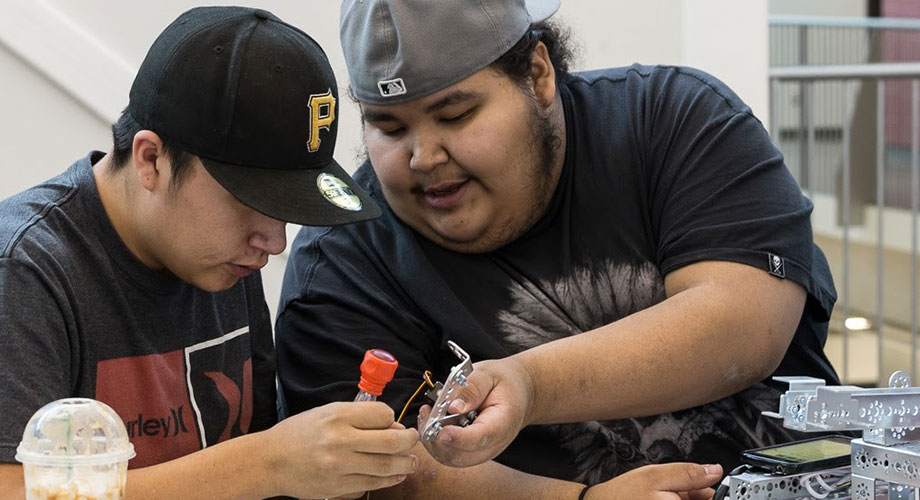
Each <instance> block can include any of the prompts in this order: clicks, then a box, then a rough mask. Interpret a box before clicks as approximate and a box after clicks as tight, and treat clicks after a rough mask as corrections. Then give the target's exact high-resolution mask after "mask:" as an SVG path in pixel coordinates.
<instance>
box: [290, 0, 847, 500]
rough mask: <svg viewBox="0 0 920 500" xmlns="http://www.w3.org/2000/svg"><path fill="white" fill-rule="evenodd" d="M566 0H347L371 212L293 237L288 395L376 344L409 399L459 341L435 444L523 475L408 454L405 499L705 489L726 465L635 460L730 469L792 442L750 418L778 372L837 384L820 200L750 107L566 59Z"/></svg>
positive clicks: (646, 74) (461, 457) (311, 393)
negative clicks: (467, 419) (461, 361)
mask: <svg viewBox="0 0 920 500" xmlns="http://www.w3.org/2000/svg"><path fill="white" fill-rule="evenodd" d="M558 4H559V2H558V0H527V1H526V2H525V0H494V1H490V2H472V3H458V2H443V1H435V0H365V1H355V0H346V1H345V2H344V3H343V5H342V18H341V35H342V45H343V48H344V52H345V60H346V63H347V66H348V71H349V76H350V80H351V82H350V85H351V89H352V91H353V92H354V95H355V97H356V98H357V100H358V101H359V104H360V107H361V112H362V116H363V119H364V139H365V144H366V146H367V153H368V157H369V161H368V162H367V163H365V164H364V165H363V166H362V167H361V168H360V169H359V170H358V172H357V173H356V175H355V178H356V179H358V181H359V183H360V184H361V185H362V187H364V188H365V189H366V190H367V191H368V192H369V193H370V194H371V196H373V197H375V199H377V200H378V203H380V204H381V206H382V207H383V216H382V217H381V218H380V219H377V220H375V221H370V222H367V223H362V224H359V225H356V226H350V227H343V228H323V229H312V228H305V229H304V230H303V231H302V232H301V234H300V235H299V236H298V238H297V240H296V242H295V244H294V248H293V249H292V253H291V258H290V259H289V261H288V269H287V275H286V277H285V283H284V288H283V291H282V299H281V300H282V303H281V308H280V310H279V315H278V320H277V323H276V332H277V336H278V363H279V375H280V377H281V382H282V388H283V390H284V393H285V396H286V399H287V401H288V404H289V405H290V407H292V408H293V409H295V410H296V409H300V408H309V407H311V406H315V405H317V404H321V403H322V402H325V401H331V400H336V399H342V398H344V397H346V396H347V394H345V388H344V387H342V386H340V385H335V384H333V383H332V380H331V377H326V376H323V375H322V374H334V373H340V372H341V371H342V370H343V369H344V368H345V367H347V366H350V365H352V364H354V363H355V362H357V360H358V359H360V353H361V352H362V350H363V349H366V348H367V347H370V346H373V347H380V348H384V349H388V350H390V351H391V352H393V353H394V354H396V355H397V356H398V357H399V360H400V370H399V371H398V372H397V374H396V379H395V380H394V381H393V382H391V384H390V386H389V387H388V393H389V395H390V397H391V398H392V400H391V401H392V404H393V405H394V406H396V407H400V406H401V405H402V404H403V403H404V402H405V400H406V399H407V398H408V396H409V395H410V394H411V393H412V391H413V390H414V389H415V387H416V386H417V385H418V383H419V382H418V381H419V380H420V379H421V377H422V374H423V373H424V371H425V370H432V371H434V372H435V375H436V377H437V378H443V377H444V376H445V375H446V374H447V371H448V370H449V368H450V366H451V365H453V364H455V363H457V359H456V357H455V356H454V355H453V354H452V352H451V351H450V350H449V349H447V348H446V347H445V342H446V340H453V341H454V342H456V343H457V344H458V345H460V346H461V347H462V348H464V349H465V350H466V351H467V352H468V353H469V354H470V356H471V357H472V359H473V361H478V363H476V364H475V365H474V366H475V370H474V371H473V373H472V374H471V376H470V377H469V386H468V388H467V389H465V390H461V391H460V392H459V394H460V396H461V398H463V399H464V400H465V402H466V405H463V404H460V405H459V407H455V408H451V411H452V412H460V411H469V410H472V409H479V411H480V413H479V416H478V417H477V418H476V420H475V421H474V422H473V423H472V425H470V426H468V427H465V428H460V427H457V426H448V427H446V428H444V429H443V430H442V431H441V433H440V435H439V436H438V437H437V439H436V440H435V441H432V442H431V443H430V446H429V450H430V451H432V453H433V454H435V456H436V457H437V458H438V459H439V460H441V461H443V462H445V463H447V464H450V465H460V466H467V465H472V464H478V463H481V462H484V461H487V460H489V459H491V458H492V457H495V456H496V455H498V458H497V460H498V462H500V463H502V464H504V465H506V466H509V467H510V468H512V469H516V471H512V470H509V469H503V468H501V466H499V465H497V464H496V463H494V462H487V463H485V464H483V465H479V466H477V467H478V469H476V471H477V472H476V473H475V474H474V473H470V472H466V471H464V470H451V469H448V468H443V467H439V466H438V465H437V464H435V463H433V462H432V461H431V460H424V459H423V465H422V467H421V468H420V471H433V473H431V474H428V473H424V474H422V473H420V474H416V475H414V476H413V477H412V478H410V481H409V482H407V483H404V484H402V485H400V488H403V487H404V488H405V490H404V493H402V494H404V495H405V496H414V494H413V493H409V492H412V491H416V492H422V493H423V495H420V496H424V495H430V496H431V497H436V496H437V495H438V494H439V493H438V492H441V493H447V492H449V496H450V497H451V498H483V497H492V498H571V499H572V500H574V499H575V498H577V497H578V496H579V495H581V496H583V497H586V498H588V499H595V498H598V499H599V498H606V497H612V498H618V499H619V498H633V497H635V498H651V497H655V498H659V496H657V495H655V494H653V492H655V491H660V490H662V489H677V490H680V489H694V488H700V487H702V486H705V485H708V484H711V483H712V482H713V481H715V480H716V478H717V477H718V470H719V467H718V466H714V467H713V469H712V470H709V471H707V470H705V469H703V467H702V466H700V467H694V466H692V465H673V464H672V465H670V467H675V468H677V469H673V470H671V472H670V474H667V473H662V472H661V469H660V467H661V466H657V467H656V466H652V467H643V466H645V465H646V464H658V463H664V462H675V461H690V462H697V463H701V464H722V465H723V466H731V465H732V464H733V463H737V461H738V460H739V458H740V451H741V450H744V449H746V448H753V447H756V446H762V445H766V444H770V443H772V442H777V441H785V440H789V439H790V438H793V437H794V436H793V434H791V433H790V432H788V431H787V430H785V429H783V428H782V426H781V423H779V422H775V421H770V420H769V419H765V418H764V417H762V416H761V414H760V412H761V411H762V410H775V408H776V405H777V403H778V396H779V395H780V393H781V392H780V389H781V388H780V387H778V386H777V385H776V384H773V383H771V380H770V377H771V375H810V376H814V377H821V378H824V379H826V380H827V381H828V383H831V384H832V383H835V382H836V381H837V379H836V375H835V374H834V371H833V369H832V368H831V366H830V363H829V362H828V360H827V358H826V357H825V355H824V353H823V349H822V346H823V342H824V339H825V338H826V333H827V321H828V316H829V314H830V311H831V308H832V306H833V302H834V300H835V292H834V287H833V283H832V280H831V276H830V272H829V270H828V266H827V262H826V261H825V259H824V256H823V255H822V254H821V252H820V250H818V249H817V247H816V246H815V245H814V243H813V241H812V234H811V227H810V222H809V214H810V212H811V203H810V202H809V201H808V200H807V199H805V198H804V197H803V196H802V193H801V190H800V189H799V188H798V186H797V185H796V183H795V181H794V179H793V178H792V176H791V175H790V174H789V172H788V170H787V169H786V167H785V165H784V164H783V160H782V155H781V154H780V152H779V151H777V150H776V148H775V147H774V146H773V145H772V144H771V142H770V139H769V137H768V135H767V133H766V131H765V130H764V129H763V127H762V125H761V124H760V123H759V121H758V120H757V119H756V118H755V117H754V116H753V115H752V114H751V110H750V109H749V108H748V107H747V106H746V105H745V104H744V103H743V102H741V100H740V99H739V98H738V97H737V96H736V95H735V94H734V93H733V92H732V91H731V90H730V89H728V88H727V87H725V85H724V84H722V83H721V82H719V81H718V80H717V79H715V78H714V77H712V76H710V75H707V74H705V73H703V72H700V71H697V70H693V69H689V68H680V67H647V66H639V65H635V66H631V67H628V68H613V69H603V70H596V71H590V72H584V73H572V74H569V73H568V72H567V65H566V57H565V53H566V50H565V44H564V42H563V41H562V40H561V39H560V36H559V31H558V30H557V29H556V28H554V27H553V26H552V24H551V23H548V22H545V20H546V19H547V18H548V17H549V16H550V15H552V13H553V12H554V11H555V10H556V9H557V8H558ZM358 283H360V286H356V284H358ZM484 360H485V361H484ZM299 366H311V367H313V368H317V369H318V373H319V374H321V375H320V376H319V377H317V376H316V375H315V373H316V372H306V371H301V370H298V368H297V367H299ZM410 414H411V413H410ZM422 420H424V416H422ZM499 453H501V455H499ZM681 469H683V470H681ZM518 471H523V472H528V473H531V474H537V475H541V476H551V477H556V478H559V479H566V480H571V481H577V482H579V483H583V484H585V485H597V486H592V487H591V488H590V489H588V490H585V489H584V486H582V487H577V486H571V485H570V486H564V485H557V484H555V483H546V482H538V481H533V482H531V481H517V480H515V479H514V478H518V477H521V476H520V475H518V474H515V472H518ZM627 471H629V472H627ZM713 471H715V474H713ZM624 473H625V474H624ZM430 478H434V479H430ZM611 478H613V479H611ZM662 478H664V479H666V480H662ZM668 478H669V479H668ZM425 479H429V480H428V481H427V482H423V483H422V486H419V484H418V483H419V482H421V481H423V480H425ZM608 480H609V481H608ZM604 481H607V482H604ZM707 481H708V482H707ZM521 483H523V484H526V485H534V486H533V487H532V491H528V492H527V493H522V491H523V490H522V489H521V488H519V487H518V486H519V484H521ZM536 485H540V486H536ZM543 485H546V486H545V487H544V486H543ZM697 494H702V495H705V494H706V491H698V492H697ZM630 495H633V496H630ZM397 496H399V495H397ZM667 497H668V498H677V496H676V495H673V494H671V495H669V496H667ZM660 498H665V496H660Z"/></svg>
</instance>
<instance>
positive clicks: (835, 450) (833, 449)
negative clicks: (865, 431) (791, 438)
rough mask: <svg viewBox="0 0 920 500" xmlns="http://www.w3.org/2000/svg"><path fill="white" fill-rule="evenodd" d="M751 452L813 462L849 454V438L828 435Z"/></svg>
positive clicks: (791, 460)
mask: <svg viewBox="0 0 920 500" xmlns="http://www.w3.org/2000/svg"><path fill="white" fill-rule="evenodd" d="M753 453H756V454H758V455H766V456H768V457H773V458H778V459H781V460H786V461H789V462H814V461H815V460H824V459H826V458H831V457H836V456H840V455H849V454H850V440H849V439H846V438H838V437H829V438H821V439H816V440H814V441H801V442H797V443H792V444H787V445H779V446H776V447H773V448H763V449H760V450H754V451H753Z"/></svg>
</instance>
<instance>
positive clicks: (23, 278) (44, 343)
mask: <svg viewBox="0 0 920 500" xmlns="http://www.w3.org/2000/svg"><path fill="white" fill-rule="evenodd" d="M102 156H103V154H102V153H100V152H93V153H90V154H89V155H88V156H87V157H85V158H83V159H81V160H79V161H77V162H76V163H74V164H73V165H72V166H71V167H70V168H69V169H68V170H67V171H65V172H64V173H62V174H61V175H59V176H57V177H55V178H53V179H50V180H48V181H47V182H45V183H43V184H41V185H38V186H36V187H34V188H32V189H29V190H27V191H24V192H22V193H20V194H17V195H15V196H13V197H10V198H8V199H6V200H3V201H0V380H2V381H3V382H2V383H0V462H14V455H15V453H16V446H17V445H18V444H19V441H20V439H22V432H23V429H24V428H25V425H26V422H27V421H28V420H29V417H30V416H31V415H32V414H33V413H34V412H35V411H36V410H37V409H39V408H40V407H41V406H42V405H44V404H46V403H48V402H51V401H53V400H55V399H59V398H65V397H76V396H80V397H90V398H95V399H98V400H101V401H103V402H105V403H107V404H108V405H110V406H112V407H113V408H114V409H115V411H117V412H118V414H119V415H120V416H121V417H122V419H123V420H124V422H125V425H126V427H127V430H128V434H129V436H130V438H131V442H132V443H133V444H134V446H135V449H136V451H137V457H136V458H135V459H133V460H132V461H131V462H130V464H129V465H130V466H131V467H142V466H147V465H153V464H156V463H160V462H164V461H167V460H171V459H174V458H177V457H180V456H183V455H187V454H189V453H191V452H194V451H196V450H199V449H201V448H203V447H205V446H208V445H212V444H214V443H217V442H219V441H223V440H226V439H229V438H231V437H235V436H238V435H241V434H245V433H248V432H255V431H258V430H262V429H265V428H268V427H270V426H271V425H273V424H274V423H275V421H276V419H277V415H276V409H275V408H276V407H275V386H274V355H273V346H272V336H271V322H270V319H269V315H268V308H267V306H266V304H265V298H264V296H263V292H262V283H261V277H260V276H259V274H258V273H255V274H253V275H252V276H250V277H249V278H247V279H243V280H240V282H239V283H237V284H236V286H234V287H233V288H231V289H230V290H227V291H224V292H220V293H209V292H205V291H203V290H200V289H198V288H196V287H194V286H192V285H189V284H188V283H185V282H183V281H181V280H179V279H178V278H176V277H175V276H173V275H171V274H168V273H162V272H158V271H153V270H151V269H150V268H148V267H146V266H145V265H144V264H142V263H141V262H140V261H139V260H137V259H136V258H135V257H134V256H133V254H131V253H130V251H129V250H128V249H127V247H126V246H125V245H124V244H123V243H122V241H121V240H120V239H119V237H118V235H117V233H116V232H115V230H114V228H113V227H112V225H111V223H110V221H109V219H108V217H107V216H106V213H105V210H104V209H103V207H102V203H101V201H100V199H99V193H98V191H97V189H96V183H95V179H94V177H93V173H92V164H93V163H95V162H97V161H98V160H99V159H100V158H102Z"/></svg>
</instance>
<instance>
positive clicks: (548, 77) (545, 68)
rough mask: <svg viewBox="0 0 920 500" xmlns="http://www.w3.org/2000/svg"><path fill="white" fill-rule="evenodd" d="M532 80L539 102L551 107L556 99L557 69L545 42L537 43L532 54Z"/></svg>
mask: <svg viewBox="0 0 920 500" xmlns="http://www.w3.org/2000/svg"><path fill="white" fill-rule="evenodd" d="M530 79H531V81H532V82H533V92H534V95H535V96H536V98H537V101H538V102H539V103H540V104H542V105H543V106H544V107H549V106H550V105H551V104H552V103H553V101H554V100H555V98H556V69H555V68H553V63H552V61H551V60H550V57H549V49H547V48H546V45H545V44H544V43H543V42H537V45H536V47H534V49H533V52H531V54H530Z"/></svg>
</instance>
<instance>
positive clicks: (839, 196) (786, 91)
mask: <svg viewBox="0 0 920 500" xmlns="http://www.w3.org/2000/svg"><path fill="white" fill-rule="evenodd" d="M907 24H910V25H911V26H913V27H912V28H911V29H920V22H912V23H905V26H906V25H907ZM886 27H887V28H890V24H887V23H886ZM862 29H864V30H868V29H873V27H872V26H863V27H862ZM905 29H906V28H905ZM918 54H920V52H918ZM770 81H771V106H772V113H773V114H772V117H771V123H772V126H771V133H772V134H773V137H774V140H775V141H776V142H777V143H778V145H779V147H780V148H781V149H782V150H783V151H784V153H786V156H787V164H789V165H790V169H791V170H792V171H793V174H794V175H795V176H796V178H797V179H798V180H799V182H800V184H801V186H802V188H803V190H805V191H806V193H807V194H808V195H809V196H810V197H812V199H813V200H815V205H816V210H815V219H816V220H815V221H814V226H815V232H816V239H817V238H818V233H819V232H820V233H822V235H823V238H822V241H823V244H822V248H823V249H824V250H825V253H826V254H828V258H829V261H830V262H831V265H832V268H834V269H835V270H836V272H835V281H836V283H837V288H838V295H839V300H838V305H837V310H836V311H835V316H836V317H835V319H834V324H832V329H834V330H838V331H840V332H841V333H842V336H843V347H842V349H843V359H842V366H840V365H838V369H839V371H840V372H841V376H842V378H843V379H844V382H848V381H850V379H851V377H850V372H851V367H850V357H851V356H850V355H851V352H850V333H851V327H850V326H849V325H848V323H847V322H846V320H847V318H850V317H851V315H853V314H854V313H856V314H859V315H866V316H869V317H871V318H873V323H874V324H873V325H872V331H874V333H875V334H876V335H877V338H876V341H877V349H878V354H877V355H878V359H877V363H878V373H877V379H876V381H878V382H881V381H883V380H885V379H884V378H883V375H884V373H890V372H891V371H892V368H906V366H903V365H904V364H908V363H909V366H910V370H911V371H910V373H911V375H912V376H913V377H915V378H916V377H917V348H918V345H917V343H918V317H917V316H918V313H917V311H918V307H920V298H918V225H917V222H918V213H920V63H885V64H865V63H858V64H856V63H854V64H836V65H826V66H797V67H783V66H775V67H772V68H771V69H770ZM822 203H824V205H823V206H825V207H831V209H830V210H825V211H824V213H823V215H822V212H821V206H822ZM827 212H830V215H831V216H828V213H827ZM838 241H839V244H840V247H839V249H838V248H831V247H833V246H835V245H836V243H837V242H838ZM819 244H821V242H819ZM872 250H874V253H875V255H874V259H873V258H872V256H871V252H872ZM873 261H874V262H873ZM873 264H874V272H872V270H871V268H872V267H873ZM873 274H874V276H873V277H874V287H875V294H874V301H872V300H871V299H869V298H868V297H869V295H871V293H869V292H868V291H867V290H868V289H869V288H871V286H872V285H871V284H870V283H868V281H871V279H870V276H872V275H873ZM905 274H907V276H905ZM854 281H857V282H856V283H854ZM854 284H855V285H856V286H855V287H854ZM872 302H874V303H872ZM886 336H890V337H891V339H888V338H886ZM906 336H909V342H905V338H904V337H906ZM895 337H897V338H895ZM888 340H891V342H890V343H889V342H888ZM904 344H909V346H910V354H909V359H902V358H903V353H901V352H900V349H901V348H900V347H898V346H901V345H904ZM888 356H890V357H891V358H892V359H886V357H888ZM899 364H901V365H902V366H898V365H899ZM893 365H894V366H893Z"/></svg>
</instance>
